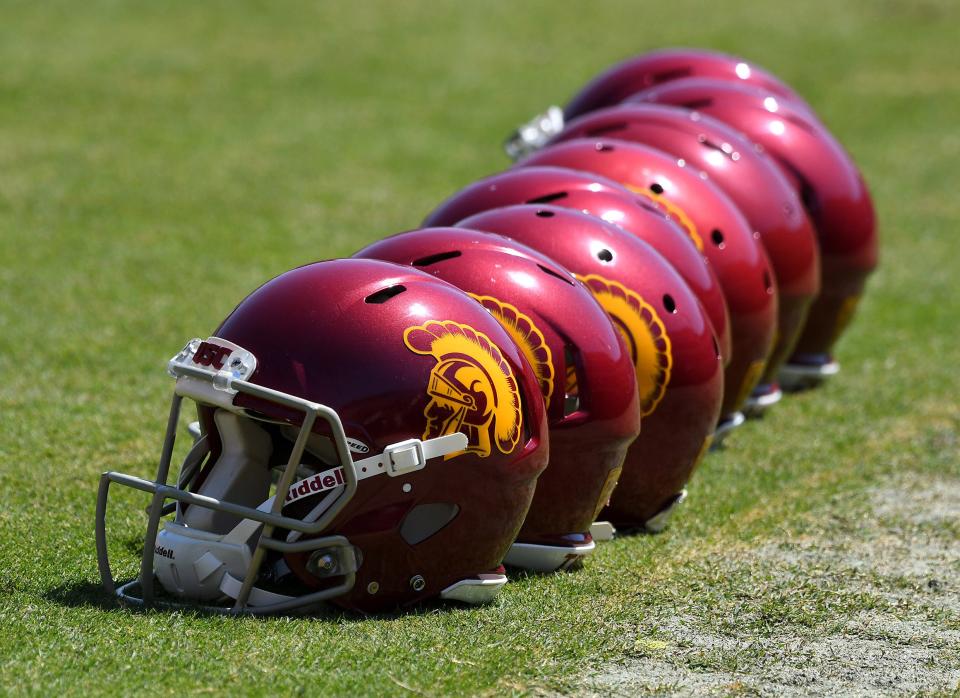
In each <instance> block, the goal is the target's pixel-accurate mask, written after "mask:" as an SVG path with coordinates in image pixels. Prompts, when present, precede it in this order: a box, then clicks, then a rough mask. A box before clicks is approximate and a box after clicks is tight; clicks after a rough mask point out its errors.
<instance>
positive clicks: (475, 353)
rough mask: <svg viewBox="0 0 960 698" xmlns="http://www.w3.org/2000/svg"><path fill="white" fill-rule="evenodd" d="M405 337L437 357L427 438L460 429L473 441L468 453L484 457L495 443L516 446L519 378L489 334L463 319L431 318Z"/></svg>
mask: <svg viewBox="0 0 960 698" xmlns="http://www.w3.org/2000/svg"><path fill="white" fill-rule="evenodd" d="M403 342H404V344H406V345H407V348H409V349H410V351H412V352H414V353H416V354H424V355H427V356H432V357H433V358H434V359H436V360H437V365H436V366H434V367H433V369H432V370H431V371H430V384H429V385H428V386H427V394H428V395H429V396H430V402H429V403H427V407H426V409H424V411H423V416H424V417H426V418H427V426H426V428H425V429H424V432H423V438H424V439H433V438H436V437H438V436H444V435H446V434H454V433H456V432H461V433H463V434H466V436H467V439H468V441H469V445H468V446H467V448H466V452H467V453H475V454H477V455H478V456H481V457H484V458H485V457H486V456H489V455H490V452H491V449H492V448H493V445H494V444H495V445H496V447H497V449H498V450H500V451H501V452H502V453H511V452H512V451H513V450H514V449H515V448H516V447H517V443H518V442H519V441H520V432H521V414H520V391H519V390H518V388H517V379H516V377H515V376H514V375H513V370H512V369H511V368H510V364H508V363H507V361H506V359H504V357H503V354H502V353H501V352H500V349H499V348H498V347H497V345H495V344H494V343H493V342H491V341H490V339H489V337H487V336H486V335H485V334H483V333H482V332H478V331H477V330H475V329H473V328H472V327H470V326H468V325H462V324H460V323H459V322H454V321H452V320H440V321H436V320H432V321H430V322H428V323H426V324H424V325H418V326H416V327H408V328H407V329H406V331H405V332H404V333H403ZM454 455H456V454H450V455H448V456H447V458H451V457H452V456H454Z"/></svg>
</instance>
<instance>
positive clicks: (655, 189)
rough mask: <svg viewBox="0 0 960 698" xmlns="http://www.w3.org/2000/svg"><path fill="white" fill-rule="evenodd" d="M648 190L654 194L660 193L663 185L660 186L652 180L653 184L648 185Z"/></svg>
mask: <svg viewBox="0 0 960 698" xmlns="http://www.w3.org/2000/svg"><path fill="white" fill-rule="evenodd" d="M650 191H652V192H653V193H654V194H662V193H663V187H661V186H660V185H659V184H657V183H656V182H654V183H653V184H651V185H650Z"/></svg>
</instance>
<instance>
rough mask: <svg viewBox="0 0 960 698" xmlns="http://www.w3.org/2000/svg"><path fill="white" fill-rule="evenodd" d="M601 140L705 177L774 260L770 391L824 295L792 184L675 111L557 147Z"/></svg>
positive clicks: (596, 121)
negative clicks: (651, 151)
mask: <svg viewBox="0 0 960 698" xmlns="http://www.w3.org/2000/svg"><path fill="white" fill-rule="evenodd" d="M582 137H594V138H595V137H602V138H604V139H605V140H606V139H611V138H614V139H617V140H622V141H628V142H631V143H642V144H646V145H650V146H653V147H654V148H658V149H660V150H663V151H664V152H667V153H670V154H671V155H673V156H675V157H677V158H681V159H683V161H684V163H685V166H686V167H689V168H694V169H698V170H701V171H703V172H705V173H706V174H707V175H708V176H709V177H710V181H711V182H713V183H714V184H715V185H716V186H717V187H719V188H720V189H721V190H723V192H724V193H725V194H726V195H727V196H729V197H730V199H731V200H732V201H733V202H734V204H736V206H737V208H739V209H740V212H741V213H742V214H743V215H744V217H745V218H746V219H747V222H748V223H749V225H750V228H751V229H752V230H753V231H754V232H756V233H758V234H759V235H760V242H761V243H762V244H763V246H764V249H765V250H766V252H767V255H768V257H769V259H770V264H771V265H772V267H773V270H774V276H775V277H776V281H777V290H778V294H779V298H778V301H779V310H778V316H777V339H776V342H775V344H774V348H773V351H772V352H771V355H770V358H769V360H768V361H767V367H766V370H765V371H764V374H763V376H762V378H761V382H763V383H767V384H772V383H775V382H776V380H777V375H778V372H779V370H780V367H781V366H782V365H783V363H784V362H785V361H786V359H787V358H788V357H789V356H790V354H791V352H792V351H793V347H794V345H795V344H796V342H797V340H798V338H799V336H800V332H801V331H802V330H803V326H804V323H805V322H806V317H807V313H808V311H809V308H810V306H811V304H812V303H813V302H814V299H815V298H816V297H817V295H818V294H819V292H820V251H819V245H818V243H817V238H816V233H815V231H814V229H813V225H812V224H811V222H810V219H809V218H808V217H807V215H806V213H805V211H804V209H803V205H802V203H801V201H800V198H799V196H798V195H797V193H796V191H795V190H794V188H793V187H792V186H791V184H790V182H789V180H788V179H787V178H786V177H785V176H784V175H783V173H782V172H781V171H780V169H779V168H778V167H777V166H776V163H774V162H773V161H772V160H771V159H770V158H769V157H767V156H766V155H765V154H763V153H762V152H760V151H758V150H757V149H756V147H755V146H754V144H753V143H751V142H750V141H749V140H747V139H746V138H744V136H743V135H742V134H740V133H738V132H737V131H735V130H734V129H732V128H730V127H729V126H728V125H726V124H724V123H723V122H721V121H718V120H716V119H713V118H710V117H708V116H704V115H702V114H699V113H697V112H691V111H688V110H686V109H681V108H678V107H669V106H660V105H654V104H625V105H622V106H618V107H611V108H609V109H601V110H598V111H595V112H592V113H590V114H587V115H585V116H583V117H581V118H579V119H576V120H574V121H572V122H571V123H569V124H568V125H567V128H566V129H565V130H564V131H563V133H561V134H560V135H558V136H557V138H556V139H555V142H561V141H566V140H571V139H576V138H582Z"/></svg>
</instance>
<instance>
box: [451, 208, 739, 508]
mask: <svg viewBox="0 0 960 698" xmlns="http://www.w3.org/2000/svg"><path fill="white" fill-rule="evenodd" d="M460 225H462V226H465V227H468V228H474V229H477V230H486V231H490V232H494V233H500V234H502V235H506V236H508V237H512V238H514V239H516V240H518V241H519V242H522V243H523V244H525V245H528V246H530V247H533V248H534V249H536V250H538V251H539V252H541V253H543V254H545V255H547V256H548V257H550V258H551V259H554V260H556V261H557V262H558V263H559V264H562V265H563V266H565V267H566V268H567V269H569V270H570V271H572V272H573V273H574V274H576V275H577V277H578V278H580V279H581V280H582V281H584V282H585V283H586V284H587V286H588V287H589V288H590V289H591V290H592V291H593V292H594V294H595V295H596V296H597V298H598V300H600V303H601V305H603V306H604V307H605V308H606V309H607V311H608V312H609V313H610V314H611V317H612V319H613V320H614V324H616V325H617V327H618V328H619V329H620V331H621V333H623V334H624V336H625V337H632V338H631V339H629V340H628V344H629V345H630V346H631V348H632V355H633V356H634V357H635V359H636V361H637V363H638V364H639V365H640V367H641V368H642V366H644V365H648V364H649V363H650V362H651V361H652V357H658V358H661V359H662V357H664V356H665V355H669V362H667V363H668V365H669V375H663V377H661V379H660V380H658V381H657V382H656V383H654V384H650V383H649V381H648V380H645V378H644V375H645V374H646V373H647V371H646V370H640V371H638V385H639V386H640V393H641V394H640V400H641V405H642V409H643V412H644V414H643V428H642V430H641V432H640V437H639V438H638V439H637V440H636V441H635V442H634V444H633V446H631V447H630V450H629V452H628V454H627V460H626V462H625V463H624V467H623V473H622V474H621V477H620V483H619V484H618V485H617V488H616V489H615V490H614V493H613V496H612V498H611V503H610V506H609V508H608V509H607V511H606V512H601V517H605V516H606V517H609V518H610V520H611V521H613V523H614V524H617V525H618V526H623V527H635V526H644V525H647V524H648V522H650V521H651V519H654V517H657V516H658V515H659V514H661V513H663V512H664V511H668V510H669V509H670V508H671V507H672V506H673V504H674V503H675V502H676V500H677V498H678V496H679V495H680V493H681V492H682V491H683V487H684V485H685V484H686V482H687V481H688V480H689V479H690V477H691V475H692V474H693V471H694V469H695V467H696V465H697V463H698V462H699V460H700V457H701V456H702V455H703V453H704V451H705V450H706V448H707V446H708V445H709V443H710V440H711V438H712V433H713V429H714V426H715V425H716V423H717V417H718V416H719V414H720V405H721V400H722V395H723V365H722V361H721V358H720V351H719V347H718V345H717V341H716V338H715V336H714V333H713V329H712V326H711V324H710V321H709V320H708V319H707V316H706V313H705V312H704V310H703V308H702V306H701V305H700V303H699V302H698V301H697V299H696V296H694V295H693V294H692V293H691V292H690V289H689V287H688V286H687V284H686V283H685V282H684V281H683V279H682V278H681V277H680V275H679V274H678V273H677V272H676V271H675V270H674V269H673V267H672V266H671V265H670V264H669V263H668V262H667V261H666V260H665V259H664V258H663V257H662V256H661V255H660V254H659V253H658V252H657V251H656V250H655V249H654V248H653V247H652V246H650V245H648V244H647V243H645V242H643V241H642V240H640V239H638V238H636V237H634V236H633V235H629V234H627V233H625V232H624V231H623V230H621V229H620V228H618V227H617V226H614V225H611V224H609V223H606V222H604V221H603V220H600V219H598V218H596V217H594V216H590V215H585V214H583V213H581V212H578V211H572V210H570V209H564V208H560V207H556V206H530V205H526V206H509V207H506V208H499V209H493V210H489V211H486V212H484V213H479V214H477V215H474V216H471V217H469V218H467V219H466V220H464V221H462V222H461V223H460ZM630 309H632V310H630ZM637 311H639V316H640V317H641V318H642V320H638V319H637V317H636V315H635V314H636V313H637ZM640 326H645V327H646V331H643V330H642V329H641V330H638V327H640ZM658 395H659V398H658V397H657V396H658Z"/></svg>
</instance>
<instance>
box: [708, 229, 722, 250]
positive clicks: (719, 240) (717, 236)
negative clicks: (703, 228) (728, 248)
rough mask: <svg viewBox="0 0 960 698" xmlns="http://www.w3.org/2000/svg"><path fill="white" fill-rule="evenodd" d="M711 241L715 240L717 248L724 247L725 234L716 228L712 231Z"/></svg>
mask: <svg viewBox="0 0 960 698" xmlns="http://www.w3.org/2000/svg"><path fill="white" fill-rule="evenodd" d="M710 239H711V240H713V244H714V245H716V246H717V247H720V248H722V247H723V233H722V232H721V231H720V229H719V228H714V229H713V230H711V231H710Z"/></svg>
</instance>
